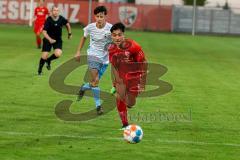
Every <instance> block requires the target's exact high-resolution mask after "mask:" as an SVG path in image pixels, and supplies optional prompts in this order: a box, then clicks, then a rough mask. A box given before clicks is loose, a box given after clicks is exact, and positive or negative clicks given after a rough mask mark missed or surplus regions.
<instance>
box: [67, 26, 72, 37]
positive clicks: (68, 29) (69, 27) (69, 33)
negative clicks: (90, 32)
mask: <svg viewBox="0 0 240 160" xmlns="http://www.w3.org/2000/svg"><path fill="white" fill-rule="evenodd" d="M66 27H67V31H68V39H71V38H72V29H71V25H70V23H67V24H66Z"/></svg>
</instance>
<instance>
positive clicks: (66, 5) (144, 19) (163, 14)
mask: <svg viewBox="0 0 240 160" xmlns="http://www.w3.org/2000/svg"><path fill="white" fill-rule="evenodd" d="M53 4H56V5H57V6H58V7H59V9H60V10H61V12H62V15H63V16H65V17H67V18H68V19H69V21H70V22H71V23H81V24H83V25H87V23H88V16H89V14H90V13H89V10H88V8H89V2H88V1H76V0H68V1H66V0H58V1H53V0H46V1H45V5H46V6H47V7H48V8H49V9H50V8H51V6H52V5H53ZM98 5H105V6H106V7H107V9H108V21H109V22H111V23H116V22H119V21H121V22H123V23H124V24H125V25H126V26H127V27H129V28H133V29H141V30H152V31H171V28H172V26H171V23H172V6H160V5H143V4H130V3H107V2H105V3H104V2H103V3H99V2H96V1H93V2H92V12H91V13H93V10H94V8H95V7H96V6H98ZM30 6H31V4H30V0H1V1H0V9H1V10H0V23H12V24H28V22H29V19H30ZM33 6H34V8H35V7H36V2H34V4H33ZM92 20H93V15H92Z"/></svg>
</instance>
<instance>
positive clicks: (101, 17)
mask: <svg viewBox="0 0 240 160" xmlns="http://www.w3.org/2000/svg"><path fill="white" fill-rule="evenodd" d="M94 16H95V20H96V22H95V23H91V24H88V25H87V26H86V27H85V28H84V29H83V30H84V35H83V37H82V38H81V40H80V43H79V46H78V49H77V53H76V55H75V58H76V60H77V61H80V55H81V49H82V48H83V46H84V43H85V41H86V39H87V37H88V36H90V44H89V47H88V50H87V54H88V69H89V71H90V74H91V80H90V82H89V83H85V84H83V85H82V86H81V88H80V91H79V93H78V100H81V99H82V97H83V95H84V92H85V91H86V90H92V92H93V95H94V100H95V104H96V109H97V114H98V115H101V114H102V113H103V108H102V106H101V102H100V88H99V87H98V84H99V79H100V78H101V76H102V75H103V73H104V72H105V70H106V69H107V66H108V63H109V60H108V51H107V47H106V46H107V44H108V43H109V42H111V32H110V29H111V27H112V24H110V23H108V22H106V16H107V9H106V7H105V6H98V7H96V8H95V9H94Z"/></svg>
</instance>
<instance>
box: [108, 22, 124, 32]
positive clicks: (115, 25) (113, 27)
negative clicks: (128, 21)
mask: <svg viewBox="0 0 240 160" xmlns="http://www.w3.org/2000/svg"><path fill="white" fill-rule="evenodd" d="M118 29H119V30H121V31H122V32H125V26H124V24H122V23H121V22H118V23H115V24H114V25H113V26H112V28H111V29H110V31H111V33H112V32H113V31H115V30H118Z"/></svg>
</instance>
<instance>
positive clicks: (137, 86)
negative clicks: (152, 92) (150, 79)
mask: <svg viewBox="0 0 240 160" xmlns="http://www.w3.org/2000/svg"><path fill="white" fill-rule="evenodd" d="M124 77H125V79H124V83H125V85H126V90H127V92H128V93H130V94H132V95H134V96H138V94H140V93H141V92H143V91H144V89H145V82H146V80H145V77H143V73H138V72H135V73H127V74H126V75H125V76H124Z"/></svg>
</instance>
